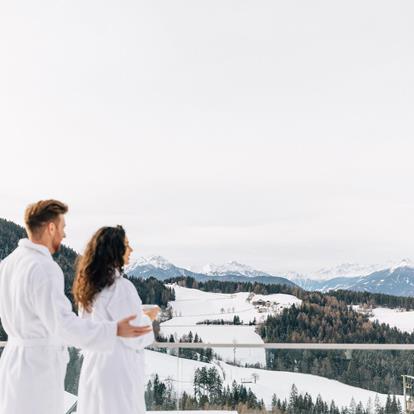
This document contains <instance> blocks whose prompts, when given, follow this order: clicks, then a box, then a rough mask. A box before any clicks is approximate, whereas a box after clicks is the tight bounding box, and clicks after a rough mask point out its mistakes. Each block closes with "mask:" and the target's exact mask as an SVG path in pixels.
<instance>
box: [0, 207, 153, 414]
mask: <svg viewBox="0 0 414 414" xmlns="http://www.w3.org/2000/svg"><path fill="white" fill-rule="evenodd" d="M67 211H68V208H67V206H66V205H65V204H63V203H61V202H60V201H57V200H44V201H39V202H37V203H35V204H32V205H30V206H29V207H27V209H26V212H25V224H26V230H27V233H28V236H29V238H28V239H22V240H20V241H19V246H18V247H17V249H16V250H14V251H13V252H12V253H11V254H10V255H9V256H8V257H7V258H5V259H4V260H3V261H2V262H1V264H0V318H1V322H2V324H3V327H4V330H5V331H6V333H7V335H8V343H7V346H6V348H5V349H4V351H3V355H2V357H1V359H0V414H28V413H31V414H63V396H64V377H65V372H66V364H67V362H68V352H67V348H66V346H67V345H74V346H77V347H82V348H90V349H94V350H101V351H106V350H107V351H111V350H112V348H113V347H114V346H115V341H116V337H117V336H122V337H134V336H141V335H144V334H146V333H148V332H150V331H151V327H150V326H145V327H134V326H132V325H130V324H129V321H131V320H132V319H134V318H135V316H134V315H132V316H129V317H127V318H125V319H123V320H121V321H119V322H117V323H116V322H102V323H95V322H92V321H87V320H82V319H80V318H78V317H77V316H76V315H75V314H74V313H73V312H72V306H71V303H70V301H69V300H68V299H67V298H66V296H65V295H64V277H63V272H62V269H61V268H60V267H59V265H58V264H57V263H56V262H55V261H54V260H53V258H52V254H53V253H55V252H57V251H58V249H59V246H60V243H61V242H62V239H63V238H64V237H65V230H64V228H65V218H64V214H65V213H66V212H67ZM125 316H127V315H125Z"/></svg>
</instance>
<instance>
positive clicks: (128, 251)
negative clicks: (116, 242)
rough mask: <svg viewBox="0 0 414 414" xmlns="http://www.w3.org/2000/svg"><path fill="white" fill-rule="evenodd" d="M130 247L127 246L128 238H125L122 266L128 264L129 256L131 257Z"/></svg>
mask: <svg viewBox="0 0 414 414" xmlns="http://www.w3.org/2000/svg"><path fill="white" fill-rule="evenodd" d="M131 253H132V247H131V246H130V245H129V240H128V237H126V236H125V254H124V265H125V266H126V265H128V264H129V256H131Z"/></svg>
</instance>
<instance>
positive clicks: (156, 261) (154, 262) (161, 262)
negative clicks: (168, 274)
mask: <svg viewBox="0 0 414 414" xmlns="http://www.w3.org/2000/svg"><path fill="white" fill-rule="evenodd" d="M140 266H152V267H154V268H157V269H164V270H166V269H170V268H171V267H173V266H174V265H173V264H172V263H170V262H169V261H168V260H167V259H165V258H164V257H162V256H148V257H139V258H138V259H137V260H136V261H135V262H134V263H132V264H131V265H129V266H127V267H126V269H125V273H128V272H132V271H133V270H134V269H136V268H137V267H140Z"/></svg>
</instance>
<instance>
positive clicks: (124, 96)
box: [0, 0, 414, 272]
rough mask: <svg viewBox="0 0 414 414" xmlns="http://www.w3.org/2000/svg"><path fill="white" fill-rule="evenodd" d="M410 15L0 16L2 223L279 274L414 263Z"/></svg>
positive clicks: (79, 1) (379, 10) (276, 9)
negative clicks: (30, 217) (53, 222)
mask: <svg viewBox="0 0 414 414" xmlns="http://www.w3.org/2000/svg"><path fill="white" fill-rule="evenodd" d="M413 12H414V3H413V2H411V1H378V0H375V1H360V0H358V1H346V2H333V1H330V0H329V1H328V0H326V1H308V0H303V1H285V2H281V1H274V0H272V1H260V0H251V1H226V0H220V1H214V0H208V1H203V2H201V1H197V0H189V1H171V0H164V1H146V2H143V1H138V0H131V1H130V0H118V1H114V0H112V1H107V0H99V1H97V0H53V1H52V0H50V1H49V0H39V1H35V2H34V1H32V0H30V1H29V0H26V1H19V0H17V1H5V2H1V3H0V140H1V146H0V151H1V158H0V160H1V161H0V174H1V175H0V177H1V181H0V200H1V205H0V217H5V218H8V219H12V220H15V221H17V222H19V223H21V222H22V215H23V210H24V207H25V206H26V205H27V204H28V203H29V202H31V201H34V200H37V199H41V198H45V197H47V198H49V197H56V198H59V199H62V200H63V201H65V202H67V203H68V204H69V205H70V208H71V210H70V214H69V215H68V216H67V222H68V228H67V232H68V239H67V244H69V245H71V246H72V247H74V248H75V249H77V250H82V248H83V246H84V244H85V243H86V241H87V239H88V238H89V237H90V235H91V234H92V232H93V231H94V230H95V229H97V228H98V227H99V226H101V225H111V224H118V223H119V224H123V225H124V226H125V227H126V229H127V232H128V235H129V238H130V240H131V243H132V244H133V245H134V246H135V248H136V252H137V254H138V255H148V254H160V255H163V256H165V257H167V258H168V259H169V260H170V261H172V262H173V263H175V264H177V265H180V266H187V267H190V266H192V267H199V266H200V267H201V266H202V265H204V264H206V263H209V262H213V263H221V262H224V261H228V260H238V261H240V262H242V263H247V264H249V265H251V266H253V267H256V268H259V269H262V270H265V271H269V272H278V271H280V270H288V269H290V270H297V271H308V270H312V269H318V268H320V267H326V266H330V265H335V264H339V263H342V262H359V263H378V262H380V263H382V262H386V261H388V260H398V259H400V258H402V257H410V256H411V257H412V256H414V254H413V251H414V242H413V236H412V234H413V230H414V188H413V175H414V162H413V150H414V139H413V138H414V134H413V133H414V123H413V114H414V76H413V73H414V26H413V24H412V20H413V19H412V17H413Z"/></svg>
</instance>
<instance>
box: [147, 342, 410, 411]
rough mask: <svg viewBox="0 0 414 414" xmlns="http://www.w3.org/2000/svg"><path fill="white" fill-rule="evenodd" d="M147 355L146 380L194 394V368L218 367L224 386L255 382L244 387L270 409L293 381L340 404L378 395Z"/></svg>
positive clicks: (318, 380)
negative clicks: (156, 379)
mask: <svg viewBox="0 0 414 414" xmlns="http://www.w3.org/2000/svg"><path fill="white" fill-rule="evenodd" d="M145 358H146V376H147V378H146V381H148V380H149V379H151V377H152V376H153V375H155V374H156V373H157V374H158V376H159V377H160V379H161V380H163V381H165V380H171V381H172V382H173V384H174V388H175V389H176V390H177V391H178V392H179V393H180V394H181V393H182V392H183V391H186V392H187V393H190V394H192V393H193V378H194V371H195V370H196V369H197V368H201V367H203V366H204V367H207V368H210V367H212V366H215V367H216V368H217V369H218V371H219V372H220V374H221V376H222V379H223V384H224V385H225V386H226V385H229V386H231V384H232V382H233V381H234V380H235V381H236V382H237V383H238V384H240V383H242V382H245V381H246V379H248V380H249V381H252V382H251V383H246V384H245V386H246V387H247V388H251V390H252V391H253V392H254V393H255V394H256V396H257V397H258V398H259V399H261V398H263V400H264V402H265V404H266V406H267V407H268V408H270V406H271V399H272V396H273V394H276V395H277V396H278V398H281V399H285V398H286V399H288V398H289V395H290V391H291V388H292V385H293V384H295V385H296V387H297V388H298V391H299V393H305V392H307V393H308V394H310V395H311V396H312V399H314V400H315V399H316V398H317V396H318V394H320V395H321V397H322V398H323V400H324V401H328V402H330V401H331V400H334V401H335V404H336V405H340V406H348V405H349V404H350V402H351V399H352V398H354V399H355V401H356V402H359V401H362V403H363V404H364V405H366V403H367V401H368V399H369V398H371V400H372V402H374V400H375V396H376V395H377V393H375V392H373V391H369V390H364V389H362V388H357V387H353V386H350V385H346V384H343V383H341V382H339V381H335V380H330V379H327V378H323V377H319V376H316V375H310V374H300V373H295V372H284V371H268V370H264V369H256V368H242V367H236V366H233V365H229V364H226V363H224V362H222V361H214V362H213V363H210V364H207V363H203V362H198V361H193V360H189V359H182V358H176V357H174V356H171V355H167V354H163V353H159V352H155V351H148V350H147V351H145ZM253 374H256V375H257V382H256V384H255V383H254V382H253ZM378 397H379V399H380V402H381V403H382V404H385V401H386V398H387V396H386V395H385V394H378ZM399 398H400V399H401V402H402V399H403V397H402V396H400V397H399Z"/></svg>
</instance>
